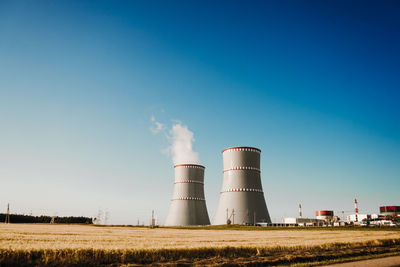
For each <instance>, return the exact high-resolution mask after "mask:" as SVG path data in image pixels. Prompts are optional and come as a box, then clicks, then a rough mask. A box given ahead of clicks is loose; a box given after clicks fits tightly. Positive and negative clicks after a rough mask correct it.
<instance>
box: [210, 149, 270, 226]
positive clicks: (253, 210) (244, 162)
mask: <svg viewBox="0 0 400 267" xmlns="http://www.w3.org/2000/svg"><path fill="white" fill-rule="evenodd" d="M260 156H261V150H260V149H258V148H254V147H231V148H227V149H225V150H223V151H222V157H223V181H222V189H221V192H220V199H219V204H218V208H217V212H216V216H215V220H214V224H216V225H221V224H227V223H228V224H229V223H234V224H252V225H255V224H256V223H259V222H264V223H271V219H270V216H269V213H268V209H267V205H266V203H265V198H264V192H263V188H262V185H261V174H260V173H261V171H260Z"/></svg>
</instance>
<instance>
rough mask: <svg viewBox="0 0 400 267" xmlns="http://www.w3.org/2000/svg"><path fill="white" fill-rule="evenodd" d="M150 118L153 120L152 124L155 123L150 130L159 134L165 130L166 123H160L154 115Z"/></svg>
mask: <svg viewBox="0 0 400 267" xmlns="http://www.w3.org/2000/svg"><path fill="white" fill-rule="evenodd" d="M150 120H151V122H152V124H153V125H152V126H151V127H150V131H151V132H152V133H153V134H158V133H159V132H161V131H164V130H165V125H164V124H162V123H160V122H158V121H156V118H155V117H154V116H151V118H150Z"/></svg>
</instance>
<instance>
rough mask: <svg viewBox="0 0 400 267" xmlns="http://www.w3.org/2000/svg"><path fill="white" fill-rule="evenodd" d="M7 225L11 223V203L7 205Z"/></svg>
mask: <svg viewBox="0 0 400 267" xmlns="http://www.w3.org/2000/svg"><path fill="white" fill-rule="evenodd" d="M5 223H10V203H8V204H7V214H6V221H5Z"/></svg>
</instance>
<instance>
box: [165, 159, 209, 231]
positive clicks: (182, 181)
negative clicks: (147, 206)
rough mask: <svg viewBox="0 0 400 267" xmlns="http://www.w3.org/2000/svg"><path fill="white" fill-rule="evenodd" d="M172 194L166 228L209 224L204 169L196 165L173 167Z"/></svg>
mask: <svg viewBox="0 0 400 267" xmlns="http://www.w3.org/2000/svg"><path fill="white" fill-rule="evenodd" d="M174 170H175V183H174V193H173V198H172V200H171V205H170V208H169V213H168V216H167V219H166V222H165V225H166V226H187V225H207V224H210V219H209V217H208V212H207V207H206V200H205V197H204V170H205V167H204V166H202V165H196V164H180V165H175V166H174Z"/></svg>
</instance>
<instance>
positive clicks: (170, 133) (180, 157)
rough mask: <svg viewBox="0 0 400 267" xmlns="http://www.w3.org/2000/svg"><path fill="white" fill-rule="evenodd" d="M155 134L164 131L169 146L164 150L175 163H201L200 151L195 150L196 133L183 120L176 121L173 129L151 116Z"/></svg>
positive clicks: (152, 129) (151, 129)
mask: <svg viewBox="0 0 400 267" xmlns="http://www.w3.org/2000/svg"><path fill="white" fill-rule="evenodd" d="M150 120H151V122H152V126H151V127H150V131H151V132H152V133H153V134H158V133H164V135H165V136H166V138H167V140H168V142H169V146H168V148H167V149H165V150H164V152H165V153H166V154H167V155H168V156H170V157H171V159H172V161H173V163H174V165H178V164H200V158H199V153H197V152H195V151H193V142H194V141H195V139H194V133H193V132H192V131H190V130H189V128H188V127H187V126H186V125H184V124H183V123H181V122H179V121H178V122H175V123H174V124H173V125H172V127H171V129H170V130H168V129H167V127H166V126H165V125H164V124H162V123H160V122H158V121H157V120H156V119H155V117H154V116H152V117H151V119H150Z"/></svg>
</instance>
